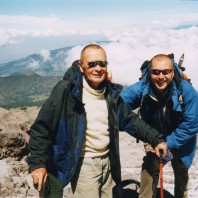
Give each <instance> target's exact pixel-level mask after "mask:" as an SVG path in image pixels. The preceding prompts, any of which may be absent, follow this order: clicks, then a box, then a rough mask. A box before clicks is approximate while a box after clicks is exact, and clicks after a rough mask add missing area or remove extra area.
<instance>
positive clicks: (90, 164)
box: [28, 44, 167, 198]
mask: <svg viewBox="0 0 198 198" xmlns="http://www.w3.org/2000/svg"><path fill="white" fill-rule="evenodd" d="M121 90H122V87H121V86H120V85H118V84H112V83H110V82H109V81H107V58H106V53H105V51H104V49H103V48H102V47H100V46H99V45H96V44H91V45H88V46H86V47H85V48H84V49H83V50H82V52H81V58H80V61H75V62H74V63H73V65H72V67H71V68H69V69H68V70H67V72H66V74H65V76H64V79H63V80H62V81H60V82H59V83H58V84H57V85H56V86H55V88H54V89H53V91H52V93H51V96H50V97H49V99H48V100H47V101H46V103H45V104H44V105H43V107H42V109H41V111H40V112H39V115H38V117H37V119H36V120H35V122H34V124H33V125H32V126H31V129H30V133H29V134H30V141H29V149H30V153H31V155H30V156H29V158H28V163H29V166H30V170H31V175H32V177H33V182H34V184H35V185H37V186H38V191H40V192H41V189H42V186H45V185H44V183H45V182H46V178H47V175H49V176H50V177H49V180H50V178H52V175H54V176H55V177H56V178H58V180H59V181H60V182H59V181H57V182H52V181H54V180H55V179H53V180H50V181H49V182H48V183H50V184H51V186H52V185H53V186H54V188H49V187H45V189H48V191H47V190H46V191H47V192H45V193H44V194H45V195H44V197H47V198H51V197H53V196H54V197H53V198H62V194H61V193H60V194H59V195H58V194H57V192H56V193H55V192H54V189H57V188H58V186H60V185H62V186H65V185H67V184H68V183H69V182H70V181H71V187H72V191H73V194H74V197H75V198H112V178H113V180H114V181H115V183H116V185H117V187H118V192H119V195H120V196H119V197H121V196H122V190H121V166H120V158H119V134H118V133H119V131H127V132H128V133H129V134H130V135H132V136H134V137H137V138H139V139H141V140H142V141H146V142H147V141H148V142H149V143H150V144H151V145H152V146H153V148H155V150H156V155H157V156H159V150H162V151H163V155H165V154H166V149H167V147H166V143H165V142H164V140H163V139H162V138H161V137H162V135H159V133H158V131H157V130H155V129H153V128H151V127H150V126H149V125H147V124H146V123H145V122H144V121H142V120H141V119H139V117H138V116H137V115H136V114H134V113H133V112H131V111H130V110H129V109H128V107H127V106H126V105H125V104H124V103H123V101H122V99H121V97H120V96H119V95H120V92H121ZM126 152H127V151H126ZM49 173H50V174H49ZM51 174H52V175H51ZM58 182H59V183H60V184H59V185H58V184H57V183H58ZM59 189H60V188H59ZM52 194H53V195H52Z"/></svg>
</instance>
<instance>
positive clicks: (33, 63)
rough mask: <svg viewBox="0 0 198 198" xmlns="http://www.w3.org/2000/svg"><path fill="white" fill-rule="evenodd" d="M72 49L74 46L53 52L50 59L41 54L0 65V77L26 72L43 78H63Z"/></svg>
mask: <svg viewBox="0 0 198 198" xmlns="http://www.w3.org/2000/svg"><path fill="white" fill-rule="evenodd" d="M71 48H72V46H70V47H65V48H61V49H56V50H52V51H50V56H49V57H48V59H45V57H44V56H42V55H41V54H32V55H29V56H27V57H25V58H22V59H19V60H15V61H12V62H8V63H4V64H0V76H9V75H12V74H15V73H25V72H34V73H37V74H39V75H41V76H61V75H63V74H64V72H65V70H66V69H67V67H66V65H65V59H66V58H67V56H68V55H67V53H68V51H69V50H70V49H71Z"/></svg>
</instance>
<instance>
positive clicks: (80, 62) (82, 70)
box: [78, 60, 84, 73]
mask: <svg viewBox="0 0 198 198" xmlns="http://www.w3.org/2000/svg"><path fill="white" fill-rule="evenodd" d="M78 63H79V69H80V71H81V72H82V73H84V69H83V66H82V61H80V60H79V62H78Z"/></svg>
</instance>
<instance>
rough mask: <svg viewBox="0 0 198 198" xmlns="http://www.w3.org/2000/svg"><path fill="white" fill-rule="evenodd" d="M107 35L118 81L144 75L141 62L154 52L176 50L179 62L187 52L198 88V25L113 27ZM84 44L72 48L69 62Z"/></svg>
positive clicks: (190, 73)
mask: <svg viewBox="0 0 198 198" xmlns="http://www.w3.org/2000/svg"><path fill="white" fill-rule="evenodd" d="M105 35H106V36H107V38H108V39H109V41H112V42H110V43H105V44H102V46H103V47H104V49H105V50H106V52H107V57H108V62H109V65H108V67H109V69H110V70H111V71H112V73H113V79H114V81H115V82H118V83H121V84H124V85H126V84H127V85H128V84H132V83H134V82H136V81H137V80H138V79H139V77H140V66H141V65H142V63H143V62H144V61H145V60H150V59H151V58H152V57H153V56H154V55H156V54H160V53H164V54H169V53H174V55H175V61H176V62H177V63H178V61H179V59H180V57H181V56H182V54H183V53H184V56H185V58H184V62H183V66H184V67H186V71H185V72H186V74H187V75H188V76H189V78H190V79H191V82H192V83H193V85H194V87H195V88H196V89H198V81H197V75H198V55H197V54H198V27H197V26H190V27H188V28H172V27H171V28H170V27H161V28H160V27H159V26H157V27H156V26H153V27H152V26H137V27H128V28H125V29H120V30H119V31H118V30H117V31H109V32H106V33H105ZM83 47H84V46H82V45H80V46H76V47H74V48H72V49H71V50H70V51H69V53H68V57H67V59H66V65H71V63H72V62H73V60H76V59H79V54H80V51H81V50H82V48H83Z"/></svg>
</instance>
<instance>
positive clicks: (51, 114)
mask: <svg viewBox="0 0 198 198" xmlns="http://www.w3.org/2000/svg"><path fill="white" fill-rule="evenodd" d="M66 84H67V81H65V80H62V81H60V82H59V83H58V84H57V85H56V86H55V87H54V89H53V91H52V93H51V95H50V97H49V98H48V99H47V101H46V102H45V104H44V105H43V106H42V108H41V110H40V112H39V114H38V116H37V118H36V120H35V122H34V123H33V125H32V126H31V128H30V131H29V136H30V139H29V151H30V155H29V156H28V158H27V162H28V164H29V167H30V171H33V170H35V169H37V168H41V167H47V165H48V162H49V155H50V145H51V143H52V138H53V137H54V133H55V130H56V127H57V124H58V122H59V119H60V114H61V110H62V105H63V101H64V93H65V87H66Z"/></svg>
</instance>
